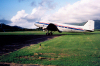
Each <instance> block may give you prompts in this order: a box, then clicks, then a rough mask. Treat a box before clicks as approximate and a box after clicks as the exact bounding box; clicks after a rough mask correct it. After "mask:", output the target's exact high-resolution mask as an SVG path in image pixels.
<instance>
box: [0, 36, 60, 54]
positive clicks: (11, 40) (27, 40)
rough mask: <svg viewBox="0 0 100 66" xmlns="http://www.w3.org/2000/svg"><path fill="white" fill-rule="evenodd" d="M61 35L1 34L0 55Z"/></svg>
mask: <svg viewBox="0 0 100 66" xmlns="http://www.w3.org/2000/svg"><path fill="white" fill-rule="evenodd" d="M58 36H60V35H53V36H46V35H0V55H7V54H8V53H10V52H13V51H16V50H18V49H20V48H23V47H25V46H30V45H33V44H38V43H39V42H43V41H46V40H50V39H52V38H55V37H58Z"/></svg>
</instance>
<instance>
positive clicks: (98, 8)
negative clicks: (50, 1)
mask: <svg viewBox="0 0 100 66" xmlns="http://www.w3.org/2000/svg"><path fill="white" fill-rule="evenodd" d="M99 2H100V0H81V1H78V2H76V3H74V4H72V5H71V4H68V5H66V6H64V7H62V8H60V9H59V10H58V11H57V12H56V13H54V14H53V15H51V16H50V19H49V20H51V21H55V22H63V23H72V22H74V23H75V22H84V21H87V20H89V19H92V20H96V19H100V4H99Z"/></svg>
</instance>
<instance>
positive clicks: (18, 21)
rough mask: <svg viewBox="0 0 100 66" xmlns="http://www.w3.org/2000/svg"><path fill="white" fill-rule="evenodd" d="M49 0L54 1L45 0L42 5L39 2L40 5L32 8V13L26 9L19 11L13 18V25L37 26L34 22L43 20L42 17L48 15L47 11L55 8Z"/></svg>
mask: <svg viewBox="0 0 100 66" xmlns="http://www.w3.org/2000/svg"><path fill="white" fill-rule="evenodd" d="M48 2H50V3H52V2H51V1H50V0H43V1H42V2H41V5H40V4H39V6H38V7H36V8H34V9H33V10H32V12H31V14H27V13H26V12H25V10H21V11H18V12H17V14H16V15H15V16H13V17H12V18H11V21H12V22H13V23H12V24H11V25H18V26H22V27H26V28H35V26H34V22H37V21H41V19H43V17H45V16H46V14H47V11H49V10H51V9H52V8H54V6H51V4H50V3H48ZM48 4H49V5H50V6H49V5H48ZM46 5H47V6H48V7H47V6H46Z"/></svg>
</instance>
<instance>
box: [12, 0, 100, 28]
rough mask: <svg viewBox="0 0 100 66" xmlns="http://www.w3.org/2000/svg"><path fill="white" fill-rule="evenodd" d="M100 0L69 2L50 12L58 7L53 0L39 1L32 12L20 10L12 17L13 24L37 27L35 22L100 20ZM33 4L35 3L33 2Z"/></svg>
mask: <svg viewBox="0 0 100 66" xmlns="http://www.w3.org/2000/svg"><path fill="white" fill-rule="evenodd" d="M99 3H100V0H80V1H78V2H75V3H74V4H72V5H71V4H67V5H65V6H63V7H61V8H59V10H58V11H57V12H54V13H50V11H53V10H54V9H55V8H56V4H55V3H53V0H42V1H41V2H40V3H38V5H37V7H35V8H34V9H33V10H32V12H31V14H27V13H26V12H25V10H21V11H18V12H17V14H16V15H15V16H13V17H12V18H11V21H12V25H19V26H22V27H25V28H35V26H34V22H37V21H44V22H57V23H75V22H77V23H80V22H86V21H87V20H90V19H92V20H97V19H98V20H100V12H99V11H100V4H99ZM31 4H33V5H35V4H34V1H33V3H31Z"/></svg>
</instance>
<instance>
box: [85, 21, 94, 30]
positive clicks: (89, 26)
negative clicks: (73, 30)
mask: <svg viewBox="0 0 100 66" xmlns="http://www.w3.org/2000/svg"><path fill="white" fill-rule="evenodd" d="M84 29H85V30H86V31H91V32H93V31H94V21H93V20H88V22H87V23H86V24H85V25H84Z"/></svg>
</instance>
